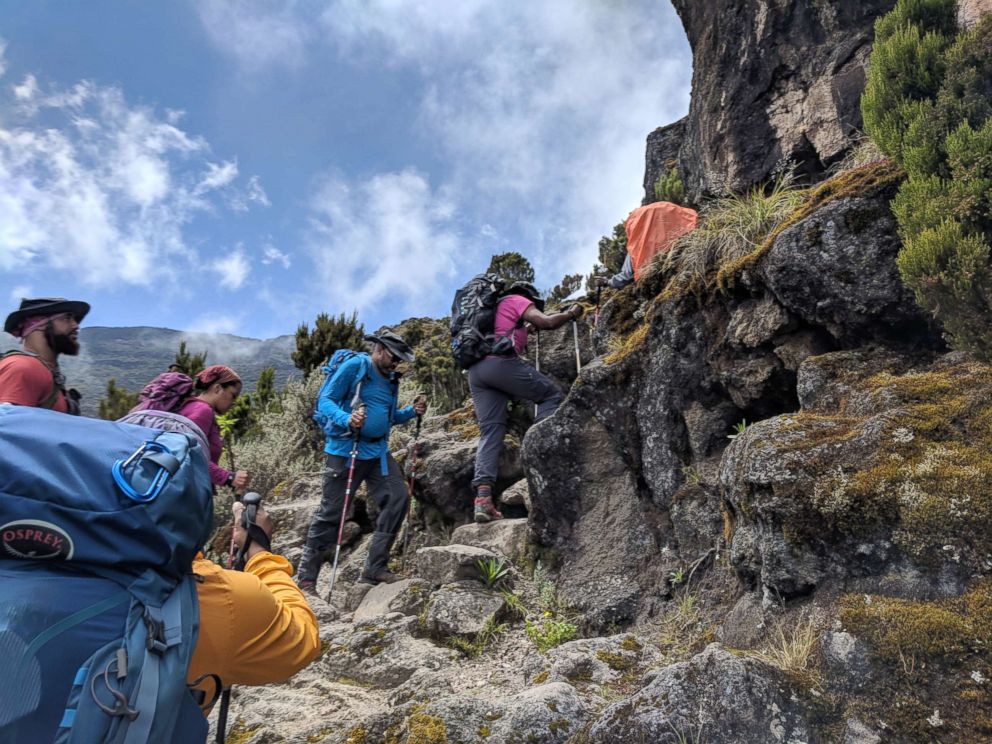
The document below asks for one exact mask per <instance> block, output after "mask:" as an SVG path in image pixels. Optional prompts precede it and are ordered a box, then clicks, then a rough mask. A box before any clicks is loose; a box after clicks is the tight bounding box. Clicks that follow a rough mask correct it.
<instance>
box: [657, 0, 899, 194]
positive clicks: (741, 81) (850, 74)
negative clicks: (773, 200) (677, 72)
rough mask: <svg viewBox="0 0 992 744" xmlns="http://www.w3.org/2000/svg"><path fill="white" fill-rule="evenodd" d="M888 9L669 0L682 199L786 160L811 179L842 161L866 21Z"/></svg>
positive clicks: (742, 181) (806, 2)
mask: <svg viewBox="0 0 992 744" xmlns="http://www.w3.org/2000/svg"><path fill="white" fill-rule="evenodd" d="M894 4H895V0H866V1H865V2H860V3H825V2H817V0H799V1H798V2H777V3H768V2H758V1H757V0H749V1H748V2H739V1H738V0H716V2H711V3H699V2H693V0H673V5H674V6H675V9H676V10H677V11H678V13H679V16H680V17H681V19H682V25H683V26H684V27H685V30H686V34H687V35H688V37H689V44H690V45H691V46H692V56H693V65H692V68H693V75H692V98H691V99H690V102H689V115H688V117H687V119H686V126H685V135H684V142H683V145H682V150H681V153H680V157H679V160H680V166H679V170H680V171H681V173H682V177H683V181H685V183H686V186H687V189H688V193H689V196H690V198H691V200H692V201H694V202H698V201H700V199H701V197H703V196H707V195H714V194H722V193H726V192H728V191H733V192H740V191H743V190H744V189H746V188H748V187H750V186H752V185H754V184H757V183H761V182H763V181H766V180H767V179H768V178H769V176H770V175H771V174H772V172H773V171H774V170H775V169H776V167H777V166H778V167H781V165H782V164H783V163H787V162H791V163H793V164H795V166H796V167H797V169H798V171H799V172H800V173H801V174H808V175H811V176H813V177H816V176H819V175H820V174H822V173H824V172H825V170H826V168H827V167H828V166H829V165H830V164H831V163H833V162H835V161H836V160H838V159H839V158H840V157H841V156H843V154H844V153H845V151H846V150H847V149H848V147H849V146H850V140H851V138H852V135H853V134H855V133H856V132H857V131H858V130H859V128H860V127H861V111H860V107H859V104H860V99H861V93H862V91H863V89H864V84H865V69H866V66H867V61H868V56H869V54H870V52H871V44H872V38H873V33H874V31H873V24H874V21H875V18H876V17H878V16H879V15H880V14H882V13H885V12H887V11H888V10H889V9H891V8H892V6H893V5H894Z"/></svg>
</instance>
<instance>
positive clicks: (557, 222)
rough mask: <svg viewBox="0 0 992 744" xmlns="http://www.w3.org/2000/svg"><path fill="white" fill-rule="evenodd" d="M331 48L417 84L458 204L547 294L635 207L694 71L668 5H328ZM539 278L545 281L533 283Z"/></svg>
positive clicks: (640, 1) (448, 0)
mask: <svg viewBox="0 0 992 744" xmlns="http://www.w3.org/2000/svg"><path fill="white" fill-rule="evenodd" d="M322 21H323V23H324V25H325V28H326V29H327V30H328V33H329V35H330V37H331V38H332V39H333V41H334V43H336V44H338V45H339V46H340V47H341V48H343V49H344V50H346V52H347V53H348V54H350V56H351V58H352V59H353V60H354V61H356V63H359V64H363V65H365V66H372V65H381V64H383V63H385V64H392V65H396V66H403V67H411V68H413V69H415V70H418V71H419V72H420V73H421V75H422V79H423V80H424V84H425V89H426V93H425V95H424V97H423V100H422V101H421V104H420V110H421V116H420V119H419V122H418V124H419V127H420V128H421V129H422V130H423V132H424V133H425V134H426V135H427V136H428V138H429V139H430V140H431V141H435V142H437V143H438V144H439V146H440V147H441V148H442V149H443V151H444V153H445V154H446V155H447V161H448V163H449V164H450V166H451V167H452V169H453V171H454V172H453V175H452V176H451V180H450V183H449V184H448V185H449V186H450V187H451V188H452V191H453V193H455V194H460V195H462V196H460V197H459V201H460V202H465V201H467V200H468V199H469V198H471V195H479V194H482V195H484V202H481V200H480V202H481V203H476V204H474V205H469V204H466V203H460V204H459V208H460V210H461V211H463V212H467V211H470V209H472V208H473V207H474V210H475V211H476V212H479V213H480V214H478V216H477V217H476V219H479V220H480V221H482V220H486V221H490V222H491V224H492V225H502V227H501V228H500V229H499V230H498V232H500V233H519V232H522V233H523V234H524V235H527V236H529V238H530V239H531V240H532V241H533V243H532V244H531V245H525V246H516V248H517V249H519V250H521V251H522V252H524V253H525V254H527V255H529V256H531V257H532V259H533V261H534V263H535V267H536V268H537V269H538V275H539V280H540V278H541V275H542V273H543V275H544V279H545V281H547V282H556V281H557V279H558V278H559V277H560V276H561V275H562V274H563V273H565V272H566V271H575V270H588V269H589V268H590V267H591V264H592V262H593V261H594V260H595V257H596V245H597V242H598V238H599V236H601V235H603V234H608V233H609V232H610V229H611V228H612V226H613V225H614V224H615V223H617V222H619V221H620V220H621V219H622V218H623V217H624V216H625V215H626V214H627V213H628V212H629V211H630V209H632V208H633V207H635V206H637V205H638V204H639V202H640V199H641V197H642V196H643V190H642V187H641V178H642V175H643V172H644V148H645V138H646V136H647V134H648V132H650V131H651V130H652V129H654V128H655V127H656V126H659V125H661V124H667V123H669V122H672V121H675V120H676V119H678V118H679V117H681V116H682V115H684V113H685V111H686V109H687V108H688V100H689V84H690V77H691V59H690V57H689V50H688V46H687V44H686V42H685V37H684V34H683V32H682V29H681V25H680V24H679V22H678V19H677V17H676V16H675V13H674V11H673V10H672V8H671V7H670V5H668V4H667V3H665V4H661V3H656V2H654V0H650V2H649V1H648V0H628V1H625V2H599V1H594V0H579V1H577V0H558V1H551V0H549V1H548V2H540V3H534V2H524V1H520V2H502V3H492V2H488V1H487V0H437V2H431V3H422V2H417V1H416V0H393V2H388V3H372V4H369V3H366V2H364V1H363V0H332V2H330V3H329V4H328V6H327V7H326V10H325V12H324V14H323V16H322ZM542 269H543V270H544V271H543V272H542Z"/></svg>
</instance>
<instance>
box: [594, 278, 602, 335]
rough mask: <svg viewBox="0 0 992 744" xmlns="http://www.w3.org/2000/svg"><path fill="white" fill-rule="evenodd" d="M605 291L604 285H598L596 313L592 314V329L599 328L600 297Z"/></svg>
mask: <svg viewBox="0 0 992 744" xmlns="http://www.w3.org/2000/svg"><path fill="white" fill-rule="evenodd" d="M602 291H603V287H602V285H599V284H597V285H596V311H595V312H594V313H593V314H592V327H593V328H598V327H599V295H600V293H601V292H602Z"/></svg>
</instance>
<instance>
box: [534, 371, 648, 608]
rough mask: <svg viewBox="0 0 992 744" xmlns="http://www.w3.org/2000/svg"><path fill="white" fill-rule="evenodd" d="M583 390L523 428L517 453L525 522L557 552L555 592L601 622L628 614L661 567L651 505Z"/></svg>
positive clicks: (574, 393)
mask: <svg viewBox="0 0 992 744" xmlns="http://www.w3.org/2000/svg"><path fill="white" fill-rule="evenodd" d="M601 366H602V365H600V367H601ZM583 375H585V372H583ZM585 389H586V386H585V385H583V386H580V387H578V388H576V389H575V390H573V394H572V395H570V396H569V397H568V399H566V401H565V402H564V403H563V404H562V406H561V408H559V409H558V411H557V412H556V413H555V415H554V416H552V417H550V418H548V419H546V420H545V421H542V422H541V423H540V424H537V425H536V426H534V427H533V429H531V431H530V433H529V434H528V435H527V438H526V439H525V440H524V451H523V456H524V463H525V465H526V467H527V469H528V470H527V472H528V479H529V482H530V490H531V494H532V510H531V512H530V517H529V518H530V521H531V526H532V528H533V530H534V532H535V534H536V536H537V538H538V539H539V540H540V541H541V542H543V543H544V544H546V545H551V546H554V547H555V548H557V550H558V553H559V568H560V574H559V580H558V592H559V596H560V597H561V598H562V599H563V600H564V601H565V602H566V603H567V604H569V605H570V606H572V607H574V608H575V609H577V610H579V611H581V612H582V613H583V615H584V618H585V620H586V622H587V623H589V624H590V625H591V626H593V627H602V626H605V625H608V624H610V623H617V622H627V621H630V620H633V619H634V618H635V617H636V616H637V613H638V610H639V609H640V600H641V595H642V593H643V591H644V589H645V587H646V586H648V585H650V583H649V582H651V581H652V580H653V579H654V578H656V577H655V576H654V574H655V573H656V572H657V571H658V570H662V569H661V567H660V565H658V564H657V562H656V561H655V558H656V557H657V555H658V544H657V540H656V537H655V534H654V532H653V530H652V528H651V523H652V522H654V521H655V520H656V518H657V517H656V514H655V510H654V509H653V508H652V505H651V503H650V501H646V500H645V499H643V498H642V496H641V493H640V491H639V489H638V485H637V482H636V481H635V479H634V476H633V473H632V472H631V470H630V469H629V468H628V467H627V463H626V458H625V457H624V456H623V454H622V453H621V452H620V451H619V449H618V447H617V442H616V441H615V440H614V439H613V437H611V435H610V432H609V431H608V429H607V428H606V426H605V425H604V424H603V423H601V422H600V421H599V419H598V417H597V416H596V415H593V413H592V412H591V411H590V410H589V408H588V402H587V401H585V400H584V399H583V396H582V394H581V391H584V390H585ZM601 413H602V414H603V415H605V416H607V417H608V416H609V414H608V412H607V411H602V412H601ZM563 452H568V453H570V455H571V456H569V457H563V456H562V453H563Z"/></svg>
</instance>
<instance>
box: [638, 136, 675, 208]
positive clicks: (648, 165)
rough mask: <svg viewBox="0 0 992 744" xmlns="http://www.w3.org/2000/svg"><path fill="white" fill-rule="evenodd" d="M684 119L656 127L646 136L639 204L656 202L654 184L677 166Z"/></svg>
mask: <svg viewBox="0 0 992 744" xmlns="http://www.w3.org/2000/svg"><path fill="white" fill-rule="evenodd" d="M685 123H686V120H685V119H679V120H678V121H677V122H675V123H674V124H669V125H668V126H667V127H658V128H657V129H655V130H654V131H653V132H651V134H649V135H648V142H647V151H646V153H645V158H644V199H642V200H641V204H642V205H643V204H652V203H654V202H656V201H658V198H657V197H656V196H655V195H654V184H655V182H656V181H657V180H658V176H661V175H663V174H665V173H667V172H668V171H670V170H671V169H672V168H675V167H677V166H678V158H679V149H680V148H681V147H682V140H683V138H684V137H685Z"/></svg>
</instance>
